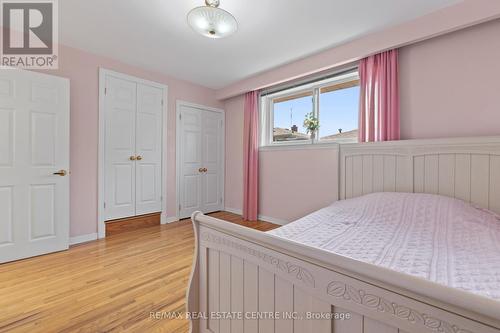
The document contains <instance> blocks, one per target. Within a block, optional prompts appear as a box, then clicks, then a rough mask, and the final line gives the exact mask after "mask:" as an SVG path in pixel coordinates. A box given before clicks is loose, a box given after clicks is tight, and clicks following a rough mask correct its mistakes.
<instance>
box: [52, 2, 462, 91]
mask: <svg viewBox="0 0 500 333" xmlns="http://www.w3.org/2000/svg"><path fill="white" fill-rule="evenodd" d="M458 2H461V0H253V1H252V0H221V8H223V9H226V10H228V11H229V12H231V13H232V14H233V15H234V16H235V17H236V19H237V20H238V23H239V30H238V31H237V32H236V34H234V35H233V36H231V37H228V38H226V39H215V40H214V39H209V38H206V37H203V36H200V35H198V34H196V33H195V32H193V31H192V30H191V28H190V27H189V26H188V25H187V22H186V15H187V13H188V11H189V10H190V9H192V8H194V7H196V6H200V5H202V4H203V3H204V0H62V1H59V11H60V14H59V17H60V38H61V42H62V43H63V44H66V45H70V46H73V47H77V48H80V49H84V50H87V51H89V52H92V53H96V54H100V55H104V56H109V57H112V58H115V59H118V60H121V61H123V62H126V63H129V64H132V65H136V66H140V67H142V68H145V69H149V70H153V71H157V72H161V73H164V74H167V75H171V76H174V77H177V78H181V79H184V80H187V81H191V82H195V83H198V84H201V85H204V86H206V87H210V88H214V89H217V88H222V87H225V86H227V85H229V84H231V83H234V82H236V81H239V80H241V79H244V78H246V77H249V76H252V75H254V74H257V73H259V72H262V71H265V70H268V69H270V68H273V67H276V66H279V65H282V64H285V63H288V62H291V61H293V60H297V59H300V58H303V57H305V56H307V55H310V54H313V53H316V52H319V51H321V50H324V49H327V48H329V47H332V46H335V45H339V44H341V43H344V42H346V41H349V40H352V39H354V38H357V37H360V36H362V35H365V34H367V33H370V32H374V31H377V30H381V29H383V28H386V27H388V26H391V25H395V24H398V23H402V22H405V21H409V20H412V19H414V18H416V17H419V16H422V15H425V14H428V13H430V12H433V11H435V10H437V9H440V8H443V7H446V6H449V5H452V4H455V3H458Z"/></svg>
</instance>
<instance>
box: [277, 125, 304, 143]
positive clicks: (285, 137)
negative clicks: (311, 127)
mask: <svg viewBox="0 0 500 333" xmlns="http://www.w3.org/2000/svg"><path fill="white" fill-rule="evenodd" d="M273 137H274V141H292V140H309V135H307V134H304V133H300V132H292V131H291V130H289V129H288V128H279V127H276V128H274V130H273Z"/></svg>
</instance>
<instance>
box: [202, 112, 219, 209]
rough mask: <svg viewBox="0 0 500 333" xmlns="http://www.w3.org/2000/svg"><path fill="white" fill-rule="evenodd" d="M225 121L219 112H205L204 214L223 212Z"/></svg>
mask: <svg viewBox="0 0 500 333" xmlns="http://www.w3.org/2000/svg"><path fill="white" fill-rule="evenodd" d="M223 119H224V116H223V114H222V113H219V112H210V111H206V112H203V138H202V161H203V162H202V164H203V177H202V185H201V188H202V195H201V200H202V201H201V205H202V211H203V212H204V213H209V212H215V211H218V210H222V209H223V208H224V207H223V205H222V196H223V188H222V184H223V181H222V180H223V177H224V175H223V174H222V173H223V163H224V162H223V149H224V142H223V141H222V140H223V139H224V137H223V133H224V132H223V131H224V126H223Z"/></svg>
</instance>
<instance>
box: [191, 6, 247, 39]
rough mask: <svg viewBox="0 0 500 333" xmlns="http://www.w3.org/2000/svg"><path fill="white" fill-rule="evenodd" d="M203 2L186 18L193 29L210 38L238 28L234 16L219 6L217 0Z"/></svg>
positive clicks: (230, 33)
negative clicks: (203, 4)
mask: <svg viewBox="0 0 500 333" xmlns="http://www.w3.org/2000/svg"><path fill="white" fill-rule="evenodd" d="M205 4H206V6H201V7H196V8H194V9H192V10H191V11H190V12H189V13H188V16H187V20H188V23H189V25H190V26H191V28H193V29H194V31H196V32H197V33H199V34H201V35H203V36H206V37H210V38H223V37H227V36H229V35H232V34H233V33H235V32H236V30H238V23H237V22H236V19H235V18H234V16H233V15H231V13H229V12H227V11H225V10H224V9H220V8H219V0H205Z"/></svg>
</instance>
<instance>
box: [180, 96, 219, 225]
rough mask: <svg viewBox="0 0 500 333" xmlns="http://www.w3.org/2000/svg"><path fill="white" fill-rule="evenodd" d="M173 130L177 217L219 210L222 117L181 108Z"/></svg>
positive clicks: (199, 110)
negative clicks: (175, 155) (176, 176)
mask: <svg viewBox="0 0 500 333" xmlns="http://www.w3.org/2000/svg"><path fill="white" fill-rule="evenodd" d="M177 130H178V150H179V151H178V158H179V164H178V166H179V193H178V198H179V217H180V218H186V217H189V216H190V215H191V214H192V213H193V212H195V211H201V212H203V213H210V212H214V211H218V210H222V209H223V177H224V165H223V163H224V115H223V114H222V113H220V112H213V111H210V110H205V109H201V108H198V107H191V106H187V105H181V106H180V114H179V118H178V126H177Z"/></svg>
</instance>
